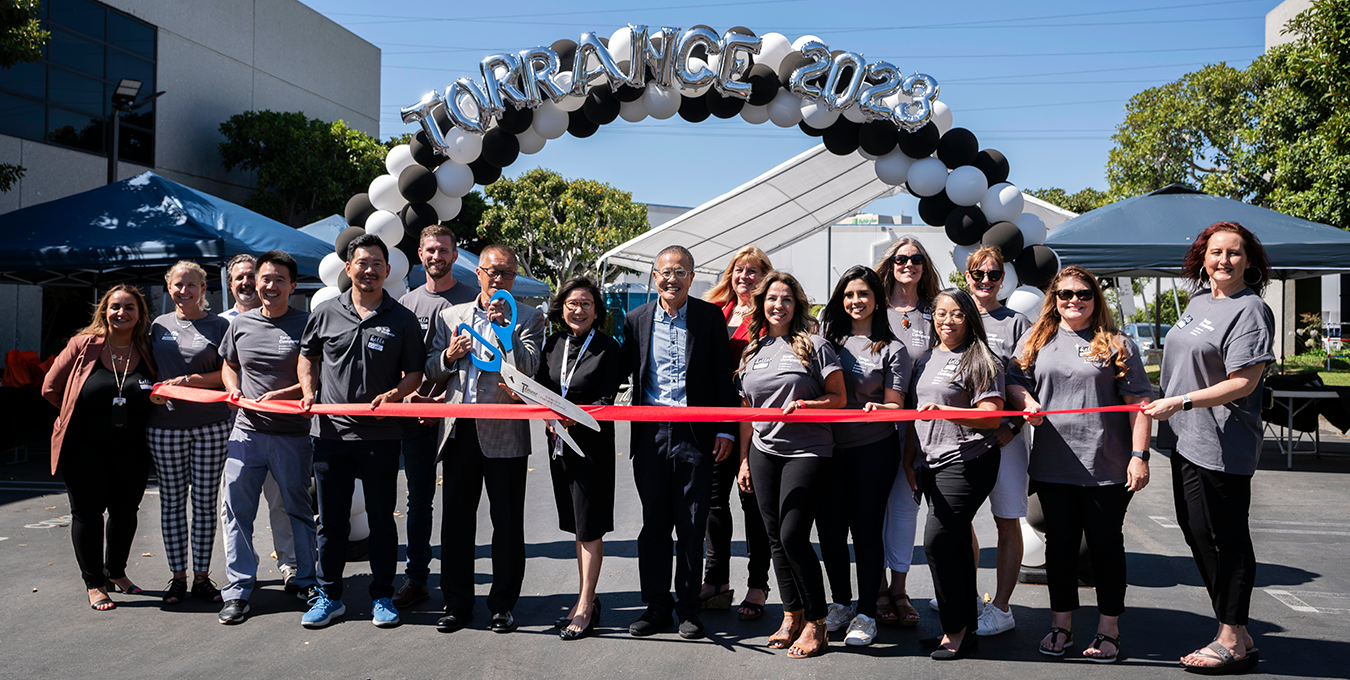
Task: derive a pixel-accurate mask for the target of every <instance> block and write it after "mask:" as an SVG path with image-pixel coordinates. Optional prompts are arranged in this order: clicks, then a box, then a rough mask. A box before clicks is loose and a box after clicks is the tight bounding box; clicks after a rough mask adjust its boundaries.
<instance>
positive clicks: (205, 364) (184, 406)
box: [147, 312, 230, 430]
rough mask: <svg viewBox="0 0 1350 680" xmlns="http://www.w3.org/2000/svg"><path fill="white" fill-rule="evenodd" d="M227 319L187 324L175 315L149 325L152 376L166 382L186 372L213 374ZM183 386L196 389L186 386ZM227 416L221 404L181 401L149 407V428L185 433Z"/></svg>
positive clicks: (207, 318) (204, 319)
mask: <svg viewBox="0 0 1350 680" xmlns="http://www.w3.org/2000/svg"><path fill="white" fill-rule="evenodd" d="M229 327H230V320H229V319H224V318H221V317H219V316H216V315H215V314H207V315H205V316H203V317H202V318H200V319H195V320H193V321H188V320H186V319H180V318H178V314H177V312H169V313H168V314H163V315H160V316H159V317H158V318H156V319H155V320H154V322H152V323H151V324H150V352H151V354H153V355H154V357H155V375H156V377H157V378H158V379H159V380H168V379H169V378H176V377H178V376H180V375H188V374H190V373H198V374H202V373H214V372H215V371H219V370H220V366H221V362H220V341H221V340H223V339H224V338H225V331H226V330H227V329H229ZM187 387H196V386H195V385H193V384H191V383H188V385H187ZM229 417H230V407H229V406H227V405H225V404H195V403H193V402H190V401H183V400H182V399H174V400H170V401H169V402H168V403H165V404H155V405H152V407H151V409H150V420H149V422H148V423H147V425H149V426H150V427H158V428H162V429H166V430H187V429H191V428H194V427H201V426H203V425H210V424H212V423H218V422H220V421H222V420H226V419H227V418H229Z"/></svg>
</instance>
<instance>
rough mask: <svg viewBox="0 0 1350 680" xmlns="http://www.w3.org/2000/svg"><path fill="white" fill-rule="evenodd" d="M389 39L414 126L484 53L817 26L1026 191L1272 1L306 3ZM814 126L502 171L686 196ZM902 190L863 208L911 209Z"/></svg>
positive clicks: (687, 126)
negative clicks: (928, 93) (916, 83)
mask: <svg viewBox="0 0 1350 680" xmlns="http://www.w3.org/2000/svg"><path fill="white" fill-rule="evenodd" d="M303 1H304V2H305V3H306V4H307V5H309V6H310V7H312V8H314V9H315V10H317V11H319V12H320V13H322V14H324V15H325V16H327V17H329V18H330V19H332V20H334V21H336V22H337V23H339V24H341V25H343V26H345V27H346V28H347V29H349V30H351V31H352V32H354V33H355V34H356V35H358V36H360V37H362V38H364V39H365V40H368V41H369V42H371V43H373V44H374V45H376V46H378V47H379V48H380V49H381V50H382V51H383V65H382V70H381V71H382V79H381V111H380V135H381V137H384V138H387V137H390V136H393V135H396V134H400V133H403V132H408V131H412V130H414V128H413V127H411V126H405V125H404V124H403V123H402V122H401V121H400V120H399V115H398V110H399V108H400V107H402V106H406V105H411V104H414V103H416V102H417V101H418V99H420V97H421V96H422V94H423V93H425V92H427V91H429V90H433V89H435V90H442V91H444V89H445V87H446V86H447V85H448V84H449V83H451V82H453V81H454V80H455V79H456V78H459V77H462V76H466V75H468V76H476V75H477V72H478V62H479V61H480V60H481V59H482V58H483V57H486V56H488V55H490V54H495V53H498V52H508V51H512V52H514V51H519V50H522V49H525V48H529V47H534V46H536V45H545V46H547V45H549V44H551V43H552V42H553V41H555V40H558V39H560V38H569V39H572V40H576V39H577V37H578V36H579V35H581V34H582V33H584V32H586V31H595V32H596V33H597V34H599V35H602V36H609V35H610V34H611V33H613V32H614V30H615V29H617V28H619V27H621V26H624V25H625V24H628V23H634V24H646V25H648V26H650V27H652V28H653V30H655V29H656V28H658V27H660V26H663V25H664V26H674V27H680V28H689V27H691V26H694V25H696V24H706V25H709V26H712V27H713V28H714V29H716V30H718V31H719V32H721V31H725V30H726V29H727V28H730V27H731V26H736V25H741V26H746V27H748V28H750V29H751V30H753V31H755V32H756V33H757V34H760V35H763V34H764V33H767V32H771V31H776V32H779V33H782V34H783V35H785V36H787V37H788V39H789V40H792V39H796V38H797V37H798V36H801V35H806V34H811V35H816V36H819V37H820V38H822V39H823V40H824V41H825V43H826V44H827V45H829V46H830V48H831V49H843V50H848V51H853V52H859V53H861V54H862V55H864V56H865V57H867V58H868V59H869V60H876V59H886V60H888V61H890V62H892V63H894V64H895V65H896V66H897V67H899V68H900V69H901V70H902V71H904V72H906V73H908V72H914V71H919V72H923V73H927V74H929V75H931V76H933V77H934V78H936V79H937V81H938V82H939V83H940V84H941V87H942V96H941V99H942V100H943V101H945V102H947V104H948V105H949V106H950V107H951V108H952V111H953V114H954V119H955V124H956V125H957V126H960V127H966V128H968V129H970V130H971V131H972V132H974V133H975V134H976V136H977V137H978V138H979V140H980V146H981V147H982V148H996V149H998V150H1000V151H1002V152H1003V153H1004V154H1005V155H1006V156H1007V157H1008V159H1009V162H1010V165H1011V167H1012V174H1011V176H1010V178H1009V181H1011V182H1013V183H1014V184H1017V185H1018V186H1019V187H1022V188H1024V189H1030V188H1040V187H1049V186H1058V187H1061V188H1064V189H1067V190H1069V191H1077V190H1079V189H1081V188H1083V187H1086V186H1092V187H1096V188H1098V189H1105V188H1106V179H1105V165H1106V158H1107V152H1108V151H1109V150H1110V148H1111V134H1112V133H1113V132H1114V130H1115V127H1116V126H1117V125H1118V124H1120V122H1121V120H1122V119H1123V117H1124V107H1125V104H1126V102H1128V100H1129V99H1130V97H1131V96H1132V95H1134V94H1136V93H1137V92H1139V91H1141V90H1144V89H1146V88H1148V87H1152V86H1155V85H1160V84H1163V83H1166V82H1169V81H1172V80H1175V79H1176V78H1178V77H1180V76H1181V75H1182V74H1184V73H1187V72H1189V71H1193V70H1196V69H1198V68H1200V67H1202V66H1203V65H1205V64H1211V63H1219V62H1226V63H1228V64H1229V65H1231V66H1235V67H1239V68H1240V67H1245V66H1246V65H1247V64H1248V63H1250V61H1251V60H1252V59H1253V58H1255V57H1256V56H1258V55H1259V54H1261V52H1262V50H1263V45H1262V43H1263V40H1264V34H1265V13H1266V12H1268V11H1270V10H1271V9H1273V8H1274V7H1275V6H1276V5H1277V4H1278V0H1207V1H1206V0H1177V1H1174V2H1166V1H1164V0H1122V1H1120V2H1109V3H1108V2H1082V1H1081V0H1042V1H1040V2H993V1H990V0H979V1H960V0H947V1H945V2H906V3H899V2H888V3H875V2H857V1H850V0H834V1H828V0H772V1H767V2H766V1H764V0H728V1H725V2H710V1H708V0H691V1H690V2H679V1H678V0H605V1H602V2H557V1H555V2H539V1H537V0H516V1H515V2H509V3H506V2H501V3H495V2H464V1H463V0H459V1H456V2H446V1H444V0H442V1H437V2H427V1H417V0H405V1H404V2H399V3H388V2H370V1H369V0H303ZM818 141H819V140H816V139H812V138H809V137H807V136H806V135H804V134H802V133H801V132H800V131H799V130H796V129H793V128H788V129H783V128H778V127H776V126H774V125H773V124H772V123H765V124H764V125H758V126H756V125H751V124H749V123H746V122H745V121H744V120H742V119H740V118H739V117H737V118H733V119H731V120H718V119H716V118H710V119H708V120H707V121H704V122H702V123H699V124H696V125H695V124H692V123H687V122H685V121H683V120H681V119H680V118H679V117H678V116H676V117H674V118H672V119H670V120H667V121H656V120H653V119H650V118H649V119H647V120H646V121H643V122H641V123H627V122H624V121H623V119H618V120H616V121H615V122H614V123H613V124H611V125H606V126H604V127H602V128H601V129H600V131H599V132H597V133H596V134H595V135H594V136H592V137H590V138H588V139H584V140H582V139H575V138H573V137H571V136H570V135H564V136H563V137H562V138H561V139H558V140H555V141H551V142H549V143H548V145H547V146H546V147H545V148H544V150H542V151H540V152H539V153H537V154H535V155H533V156H525V155H522V156H521V157H520V160H518V161H516V163H515V164H514V165H512V166H511V167H510V168H508V169H507V170H506V174H507V175H508V176H514V175H516V174H519V173H521V172H524V171H527V170H530V169H533V168H535V167H539V166H543V167H547V168H551V169H554V170H557V171H558V172H560V173H562V174H563V175H564V176H566V177H586V178H591V179H596V180H600V181H602V182H607V183H609V184H611V185H613V186H615V187H618V188H620V189H623V190H626V191H631V192H632V193H633V198H634V200H637V201H640V202H644V203H659V204H667V205H683V206H696V205H698V204H700V203H703V202H704V201H707V200H709V199H712V198H715V197H716V196H719V195H721V194H722V193H725V192H726V191H728V190H729V189H732V188H734V187H736V186H738V185H740V184H742V183H744V182H746V181H748V180H750V179H753V178H754V177H756V176H757V175H759V174H761V173H763V172H764V171H766V170H768V169H770V168H772V167H774V166H775V165H777V164H779V163H781V162H782V161H784V160H787V159H788V158H791V157H792V156H794V155H796V154H798V153H800V152H802V151H804V150H806V149H808V148H810V147H812V146H814V145H815V144H816V143H818ZM914 205H915V201H914V199H912V198H909V197H907V196H900V197H895V198H891V199H885V200H882V201H878V202H876V203H874V204H873V205H872V206H871V207H870V208H868V210H869V211H871V212H880V213H883V214H899V213H901V212H903V213H905V214H911V215H912V214H914Z"/></svg>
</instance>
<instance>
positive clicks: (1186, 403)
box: [1181, 394, 1195, 411]
mask: <svg viewBox="0 0 1350 680" xmlns="http://www.w3.org/2000/svg"><path fill="white" fill-rule="evenodd" d="M1193 408H1195V404H1193V403H1191V395H1189V394H1183V395H1181V410H1183V411H1189V410H1191V409H1193Z"/></svg>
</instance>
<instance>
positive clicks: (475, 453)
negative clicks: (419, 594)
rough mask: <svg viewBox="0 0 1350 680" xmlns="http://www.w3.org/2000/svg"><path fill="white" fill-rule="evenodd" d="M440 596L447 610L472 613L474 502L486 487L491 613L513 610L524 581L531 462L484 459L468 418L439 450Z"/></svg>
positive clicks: (462, 421) (459, 421) (473, 423)
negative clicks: (443, 598) (442, 464)
mask: <svg viewBox="0 0 1350 680" xmlns="http://www.w3.org/2000/svg"><path fill="white" fill-rule="evenodd" d="M441 460H442V461H444V466H445V467H444V468H443V471H442V475H441V476H442V480H443V481H442V482H441V484H442V487H441V488H442V489H444V491H442V492H441V511H442V514H441V592H442V594H443V596H444V597H445V610H446V611H447V612H451V613H455V614H461V615H469V614H472V613H473V602H474V596H473V575H474V568H473V561H474V553H475V550H476V548H477V540H476V538H475V536H476V533H477V529H478V521H477V518H478V501H479V500H480V499H481V498H482V496H483V489H484V488H486V489H487V497H488V504H489V505H490V510H489V512H490V516H491V517H492V588H491V589H490V590H488V596H487V607H488V611H490V612H492V613H493V614H496V613H499V612H505V611H510V610H512V609H515V607H516V601H518V600H519V599H520V587H521V584H522V583H524V582H525V477H526V475H527V474H528V473H529V460H530V459H529V458H527V457H525V456H521V457H519V458H488V457H486V456H484V455H483V449H482V446H481V445H480V444H479V442H478V427H477V424H476V423H475V421H474V420H473V419H471V418H462V419H460V420H458V421H456V423H455V436H454V438H453V439H447V440H446V442H445V449H444V450H443V451H442V452H441Z"/></svg>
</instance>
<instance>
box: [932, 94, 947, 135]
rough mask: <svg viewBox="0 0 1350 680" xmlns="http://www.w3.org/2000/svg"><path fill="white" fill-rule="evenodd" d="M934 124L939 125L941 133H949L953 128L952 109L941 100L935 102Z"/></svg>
mask: <svg viewBox="0 0 1350 680" xmlns="http://www.w3.org/2000/svg"><path fill="white" fill-rule="evenodd" d="M932 120H933V124H934V125H937V128H938V133H939V134H943V135H945V134H947V131H948V130H950V129H952V110H951V107H949V106H947V105H946V104H945V103H943V102H941V101H935V102H933V118H932Z"/></svg>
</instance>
